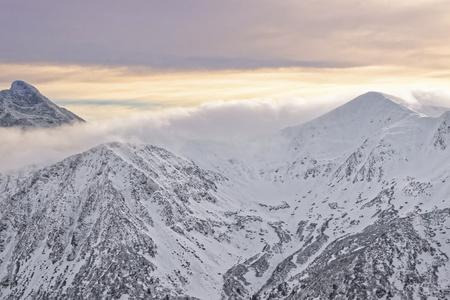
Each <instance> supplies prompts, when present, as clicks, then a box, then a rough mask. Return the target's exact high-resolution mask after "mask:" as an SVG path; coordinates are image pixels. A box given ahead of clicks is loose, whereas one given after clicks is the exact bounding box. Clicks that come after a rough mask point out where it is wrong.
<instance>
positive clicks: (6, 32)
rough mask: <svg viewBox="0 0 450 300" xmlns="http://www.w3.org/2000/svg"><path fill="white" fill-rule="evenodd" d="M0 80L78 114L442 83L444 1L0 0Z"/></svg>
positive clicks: (446, 26) (448, 19)
mask: <svg viewBox="0 0 450 300" xmlns="http://www.w3.org/2000/svg"><path fill="white" fill-rule="evenodd" d="M0 7H1V9H0V41H1V42H0V69H1V70H2V72H0V89H7V88H9V86H10V84H11V83H12V81H14V80H17V79H20V80H24V81H26V82H28V83H30V84H32V85H34V86H36V87H37V88H38V89H39V90H40V91H41V92H42V93H43V94H44V95H46V96H47V97H48V98H50V99H51V100H53V101H54V102H56V103H57V104H59V105H61V106H64V107H66V108H68V109H70V110H72V111H73V112H75V113H77V114H79V115H80V116H81V117H83V118H85V119H86V120H89V121H98V120H109V119H112V118H115V117H124V116H129V115H132V114H137V113H147V112H154V111H161V110H165V109H168V108H174V107H195V106H198V105H199V104H201V103H204V102H208V101H222V100H225V101H227V100H237V99H264V98H271V99H276V100H277V99H278V100H279V99H285V98H291V97H297V98H299V99H303V100H304V99H308V100H309V101H310V102H313V101H317V100H316V99H322V98H324V97H325V98H327V97H328V98H329V97H330V95H340V96H342V95H345V96H346V97H348V98H351V97H354V96H357V95H358V94H361V93H364V92H366V91H368V90H380V91H383V92H390V93H394V94H397V93H406V92H409V91H417V90H420V89H421V88H422V87H427V88H434V89H440V90H446V89H450V86H449V84H448V82H449V79H450V78H449V77H450V69H449V67H450V58H449V55H450V39H448V32H450V16H449V14H450V13H449V12H450V1H440V0H408V1H403V0H401V1H395V2H392V1H387V0H371V1H367V0H341V1H335V0H317V1H310V0H284V1H274V0H227V1H210V0H189V1H174V0H167V1H153V0H145V1H144V0H131V1H127V2H124V1H117V0H108V1H106V0H96V1H85V0H77V1H74V0H64V1H61V0H40V1H30V0H25V1H24V0H17V1H11V0H0Z"/></svg>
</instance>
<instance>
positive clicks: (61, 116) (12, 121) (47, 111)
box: [0, 81, 84, 128]
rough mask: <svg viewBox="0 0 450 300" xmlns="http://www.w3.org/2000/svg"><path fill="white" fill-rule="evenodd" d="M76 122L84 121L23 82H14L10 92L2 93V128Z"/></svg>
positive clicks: (4, 91)
mask: <svg viewBox="0 0 450 300" xmlns="http://www.w3.org/2000/svg"><path fill="white" fill-rule="evenodd" d="M74 122H84V120H83V119H81V118H80V117H78V116H77V115H75V114H73V113H72V112H70V111H68V110H66V109H64V108H61V107H59V106H57V105H56V104H54V103H53V102H51V101H50V100H48V99H47V98H46V97H44V96H43V95H42V94H41V93H39V91H38V90H37V89H36V88H35V87H33V86H31V85H29V84H27V83H25V82H23V81H14V82H13V83H12V85H11V88H10V89H9V90H3V91H0V127H12V126H19V127H22V128H30V127H55V126H59V125H62V124H70V123H74Z"/></svg>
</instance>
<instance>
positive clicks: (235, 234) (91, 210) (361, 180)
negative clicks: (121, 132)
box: [0, 92, 450, 299]
mask: <svg viewBox="0 0 450 300" xmlns="http://www.w3.org/2000/svg"><path fill="white" fill-rule="evenodd" d="M425 112H426V110H419V109H414V108H411V107H409V106H408V105H407V103H405V102H403V101H401V100H400V99H398V98H395V97H392V96H389V95H384V94H380V93H374V92H371V93H367V94H364V95H362V96H360V97H358V98H356V99H354V100H352V101H350V102H348V103H347V104H345V105H343V106H341V107H339V108H337V109H335V110H333V111H331V112H329V113H328V114H326V115H323V116H322V117H320V118H317V119H315V120H313V121H311V122H308V123H306V124H303V125H300V126H298V127H292V128H288V129H285V130H283V131H282V132H279V133H278V134H276V135H271V136H268V137H265V138H262V139H258V140H255V141H252V142H249V143H248V144H245V145H242V147H241V148H239V147H237V148H229V149H224V146H223V145H221V146H220V147H218V146H217V145H214V144H213V143H203V144H196V145H190V146H189V147H188V148H186V149H185V150H184V151H181V152H180V154H179V155H176V154H174V153H171V152H169V151H167V150H165V149H162V148H158V147H155V146H148V145H133V144H120V143H109V144H104V145H100V146H98V147H96V148H93V149H91V150H89V151H87V152H84V153H81V154H78V155H74V156H71V157H69V158H67V159H65V160H63V161H61V162H59V163H57V164H54V165H52V166H48V167H46V168H42V169H40V170H37V171H33V172H31V173H30V174H24V173H15V172H11V173H8V174H3V175H1V176H0V188H1V189H2V190H3V191H4V193H2V194H1V195H0V285H1V286H2V288H1V289H0V298H1V299H164V298H168V299H448V298H450V258H449V255H450V235H449V233H450V231H449V230H450V206H449V203H450V187H449V182H450V165H449V161H450V112H445V113H443V114H442V115H439V116H436V114H434V115H433V116H434V117H430V116H428V115H426V113H425ZM433 113H436V110H433ZM242 149H244V150H242Z"/></svg>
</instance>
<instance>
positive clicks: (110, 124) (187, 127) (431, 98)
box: [0, 88, 450, 171]
mask: <svg viewBox="0 0 450 300" xmlns="http://www.w3.org/2000/svg"><path fill="white" fill-rule="evenodd" d="M407 94H408V95H409V100H411V99H412V100H414V101H415V102H416V103H420V104H422V105H434V106H447V107H449V106H450V92H449V91H448V90H442V89H441V90H439V89H427V88H415V89H414V90H410V91H409V93H403V94H402V95H400V96H405V95H407ZM352 98H353V97H348V95H339V96H334V97H322V98H314V99H302V98H297V97H285V98H282V99H269V98H268V99H244V100H231V101H212V102H206V103H203V104H201V105H199V106H198V107H195V108H175V109H168V110H165V111H162V112H159V113H149V114H145V115H133V116H129V117H126V118H117V119H113V120H110V121H104V122H90V123H85V124H75V125H66V126H61V127H57V128H51V129H30V130H22V129H19V128H1V129H0V171H6V170H12V169H18V168H23V167H27V166H30V165H39V166H42V165H46V164H51V163H55V162H57V161H59V160H62V159H64V158H66V157H68V156H70V155H73V154H76V153H80V152H83V151H85V150H88V149H90V148H92V147H95V146H97V145H99V144H102V143H107V142H112V141H117V142H130V143H138V144H140V143H145V144H153V145H157V146H161V147H165V148H168V149H169V150H172V151H174V150H176V149H179V148H180V147H181V146H182V145H184V144H185V143H186V142H189V141H192V140H196V141H198V140H203V141H211V142H218V143H225V145H226V144H229V145H233V144H236V143H242V142H243V141H245V140H248V139H251V138H255V137H258V136H261V135H265V134H269V133H275V132H277V131H279V130H281V129H283V128H286V127H289V126H295V125H300V124H302V123H305V122H308V121H310V120H312V119H314V118H316V117H318V116H320V115H322V114H324V113H326V112H328V111H330V110H332V109H333V108H335V107H337V106H339V105H341V104H343V103H345V102H347V101H349V100H351V99H352ZM225 147H226V146H225Z"/></svg>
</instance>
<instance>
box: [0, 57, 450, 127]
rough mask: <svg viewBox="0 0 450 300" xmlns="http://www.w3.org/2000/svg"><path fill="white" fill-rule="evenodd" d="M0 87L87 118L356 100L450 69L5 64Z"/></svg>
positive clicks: (438, 80) (444, 75)
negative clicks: (204, 106) (247, 103)
mask: <svg viewBox="0 0 450 300" xmlns="http://www.w3.org/2000/svg"><path fill="white" fill-rule="evenodd" d="M0 68H1V69H2V70H3V72H2V73H1V74H0V89H7V88H9V86H10V85H11V82H12V81H14V80H17V79H20V80H25V81H27V82H28V83H30V84H32V85H35V86H36V87H37V88H38V89H39V90H40V91H41V93H42V94H44V95H45V96H47V97H48V98H49V99H50V100H52V101H54V102H55V103H57V104H58V105H60V106H63V107H66V108H68V109H69V110H71V111H73V112H75V113H76V114H78V115H80V116H81V117H83V118H84V119H86V120H88V121H95V120H105V119H112V118H115V117H124V116H128V115H132V114H142V113H148V112H155V111H161V110H165V109H167V108H174V107H185V108H187V107H196V106H198V105H200V104H201V103H204V102H209V101H215V100H223V101H227V100H234V99H252V98H273V99H278V98H285V97H297V98H305V99H314V98H324V97H327V96H328V97H334V96H337V95H341V96H346V97H348V98H349V97H352V96H357V95H358V94H362V93H365V92H367V91H370V90H375V91H380V92H386V93H391V94H399V93H400V94H401V96H404V97H408V95H405V93H404V92H402V91H405V90H407V91H410V90H411V89H412V88H413V87H414V86H426V87H429V88H434V89H439V88H441V89H448V88H450V84H449V82H450V81H449V79H450V73H449V72H447V71H445V70H444V71H436V70H433V69H423V68H400V67H395V66H372V67H356V68H283V69H258V70H253V71H243V70H226V71H225V70H224V71H218V70H216V71H195V72H194V71H191V72H159V71H158V72H156V71H154V70H152V69H148V68H125V67H117V68H110V67H100V66H95V67H92V66H77V65H64V66H63V65H61V66H59V65H42V64H31V65H30V64H0Z"/></svg>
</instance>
